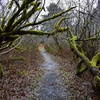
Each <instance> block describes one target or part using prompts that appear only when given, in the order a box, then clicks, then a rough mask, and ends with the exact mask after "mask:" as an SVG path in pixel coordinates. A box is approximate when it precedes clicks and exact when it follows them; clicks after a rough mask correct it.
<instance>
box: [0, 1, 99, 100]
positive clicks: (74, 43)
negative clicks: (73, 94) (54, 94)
mask: <svg viewBox="0 0 100 100" xmlns="http://www.w3.org/2000/svg"><path fill="white" fill-rule="evenodd" d="M54 1H56V0H54ZM47 2H49V0H7V1H6V0H0V100H38V99H35V98H34V95H33V96H32V98H29V99H28V98H27V99H26V98H24V99H21V98H20V97H19V99H16V98H12V97H11V94H12V92H11V94H9V93H10V92H9V91H10V90H9V88H12V90H13V88H14V87H13V85H12V84H16V85H17V84H19V83H17V81H15V80H13V79H14V78H15V77H17V78H16V80H19V78H20V79H21V80H22V81H21V83H20V84H21V86H18V87H17V88H20V89H19V91H17V92H19V94H22V95H21V96H23V97H25V94H24V93H23V92H21V88H25V87H26V86H28V85H29V86H30V87H31V85H32V84H33V83H34V82H33V80H34V79H35V81H36V82H37V81H39V80H40V78H41V75H42V74H43V72H42V71H41V69H40V68H39V67H38V66H39V64H40V62H42V60H41V57H40V54H39V50H38V46H41V47H43V48H44V47H45V49H46V50H47V52H49V53H50V54H52V55H54V56H56V57H57V58H59V57H60V58H61V59H62V62H63V61H64V60H67V61H68V62H69V60H68V59H71V61H70V62H71V63H72V64H73V63H74V65H72V66H73V71H72V72H74V71H75V73H74V75H75V77H77V78H78V81H80V80H82V79H83V80H84V76H85V74H86V76H87V80H88V81H89V82H90V84H91V87H92V88H91V89H93V91H94V92H93V93H94V94H95V96H92V99H89V98H87V97H88V94H87V95H86V97H84V99H81V98H74V99H71V100H99V99H100V98H99V97H100V96H99V94H100V0H63V1H62V0H58V1H56V3H55V2H53V0H52V2H51V3H50V5H49V6H47V5H46V4H47ZM58 62H59V61H58ZM28 66H29V67H28ZM62 66H63V65H62ZM72 66H70V67H72ZM66 69H67V65H66V66H65V68H64V69H63V70H64V71H66ZM15 70H16V71H15ZM31 70H32V73H33V74H34V75H33V74H32V73H31V72H30V71H31ZM40 71H41V72H40ZM69 72H70V70H69ZM40 73H41V75H40ZM63 74H64V72H63ZM16 75H17V76H16ZM35 75H36V76H35ZM12 76H14V77H13V79H12V78H11V77H12ZM86 76H85V77H86ZM26 77H28V78H29V81H27V82H26V80H27V78H26ZM65 77H67V76H65ZM8 79H9V80H8ZM6 80H8V81H6ZM69 80H70V79H69ZM73 80H74V79H73ZM24 81H25V82H26V83H25V82H24ZM78 81H76V83H77V82H78ZM84 81H85V80H84ZM13 82H14V83H13ZM32 82H33V83H32ZM31 83H32V84H31ZM3 84H5V86H3ZM8 84H10V86H9V85H8ZM22 84H24V86H23V85H22ZM25 84H26V85H25ZM66 84H67V83H66ZM68 84H70V83H68ZM6 86H8V88H7V87H6ZM35 86H36V84H35V85H34V88H35ZM79 86H81V83H80V85H79ZM30 87H29V88H30ZM33 90H34V89H33ZM83 90H85V87H84V88H83ZM15 91H16V90H15ZM22 91H25V90H23V89H22ZM13 92H14V90H13ZM17 92H16V93H17ZM28 93H29V92H28ZM28 93H27V94H28ZM14 95H15V96H16V95H18V93H17V94H14ZM80 96H81V95H80ZM11 98H12V99H11ZM39 100H42V99H39ZM45 100H51V99H45ZM52 100H55V99H52ZM59 100H63V99H59ZM65 100H66V99H65ZM68 100H69V99H68Z"/></svg>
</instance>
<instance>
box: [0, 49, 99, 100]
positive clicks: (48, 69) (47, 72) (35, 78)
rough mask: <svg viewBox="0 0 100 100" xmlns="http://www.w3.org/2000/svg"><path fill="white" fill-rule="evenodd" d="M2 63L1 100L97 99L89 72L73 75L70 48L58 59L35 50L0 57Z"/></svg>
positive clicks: (74, 65) (42, 51) (73, 67)
mask: <svg viewBox="0 0 100 100" xmlns="http://www.w3.org/2000/svg"><path fill="white" fill-rule="evenodd" d="M17 58H18V59H17ZM23 58H24V59H23ZM13 59H15V60H13ZM0 60H1V59H0ZM1 64H2V65H3V66H4V69H3V70H4V74H3V77H2V78H1V79H0V100H99V98H98V96H96V95H97V94H96V92H95V91H94V90H93V89H92V84H91V80H92V76H91V75H90V73H89V72H85V73H84V74H83V75H82V76H81V77H78V76H76V75H75V74H76V65H77V64H76V63H75V62H74V61H73V54H72V53H71V52H70V49H68V50H67V51H65V52H63V53H61V55H59V56H58V55H55V54H53V53H52V54H51V53H47V52H46V51H45V50H43V49H42V50H38V49H37V48H36V49H34V50H29V51H22V52H19V51H16V50H14V51H12V52H11V53H9V54H6V55H4V56H2V61H1ZM98 95H99V94H98Z"/></svg>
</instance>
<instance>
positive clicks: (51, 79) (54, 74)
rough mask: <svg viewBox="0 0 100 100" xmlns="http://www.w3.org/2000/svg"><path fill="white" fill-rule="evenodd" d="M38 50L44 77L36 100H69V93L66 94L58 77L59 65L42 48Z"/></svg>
mask: <svg viewBox="0 0 100 100" xmlns="http://www.w3.org/2000/svg"><path fill="white" fill-rule="evenodd" d="M39 50H40V54H41V56H42V58H43V61H44V62H43V63H42V65H41V68H42V69H43V70H44V75H43V77H42V79H41V82H40V88H39V89H38V91H37V94H38V95H37V98H38V99H37V100H70V98H69V92H68V91H67V92H66V88H65V86H64V82H63V80H62V78H61V76H60V72H59V68H60V65H59V64H58V63H57V62H56V61H55V60H54V56H52V55H50V54H48V53H47V52H46V50H45V48H44V47H40V48H39Z"/></svg>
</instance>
